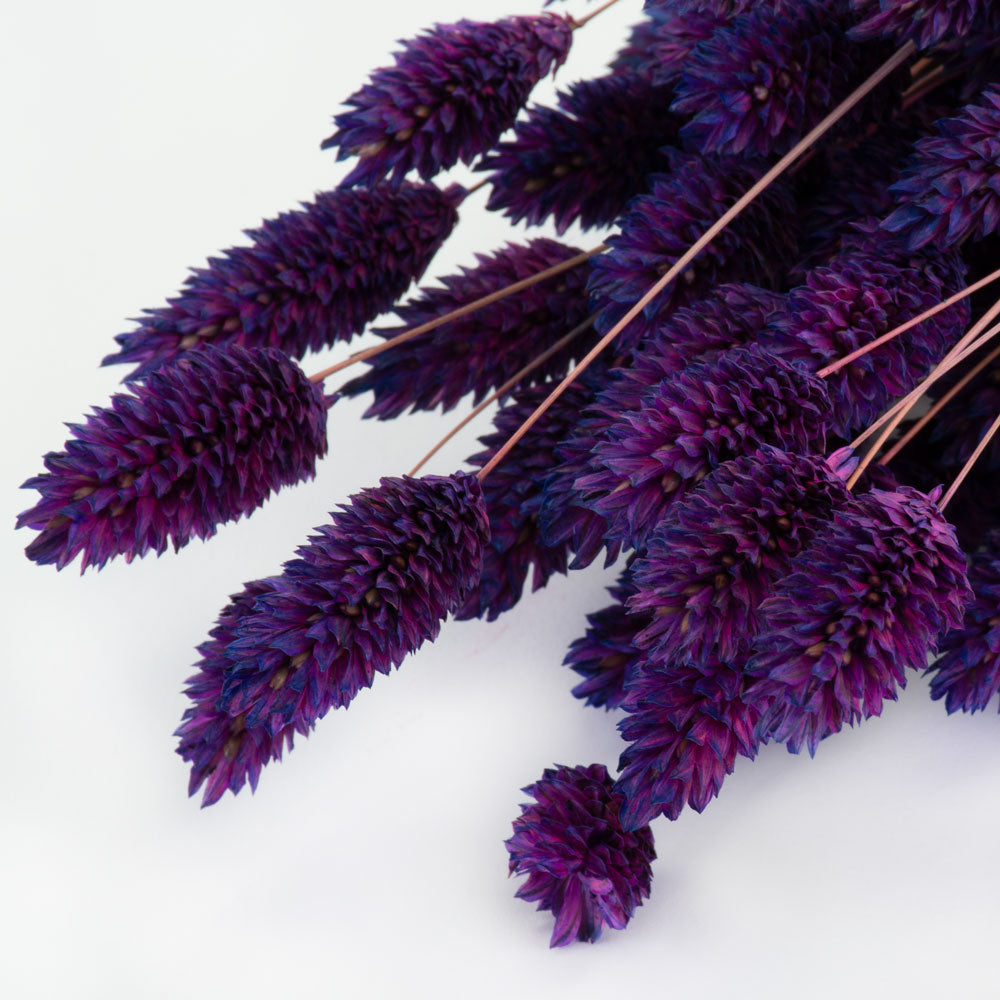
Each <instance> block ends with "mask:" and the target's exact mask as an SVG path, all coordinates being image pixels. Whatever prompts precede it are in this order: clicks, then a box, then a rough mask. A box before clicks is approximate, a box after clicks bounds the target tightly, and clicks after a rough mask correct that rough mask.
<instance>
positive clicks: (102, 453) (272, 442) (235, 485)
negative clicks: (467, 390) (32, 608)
mask: <svg viewBox="0 0 1000 1000" xmlns="http://www.w3.org/2000/svg"><path fill="white" fill-rule="evenodd" d="M69 427H70V430H71V431H72V432H73V437H72V438H71V439H70V440H69V441H68V442H67V443H66V446H65V450H64V451H60V452H50V453H49V454H48V455H46V456H45V467H46V468H47V469H48V472H45V473H43V474H42V475H40V476H35V477H34V478H32V479H29V480H28V481H27V482H26V483H25V484H24V487H25V488H26V489H35V490H38V492H39V493H40V494H41V499H40V500H39V501H38V503H37V504H35V506H34V507H32V508H31V509H30V510H26V511H25V512H24V513H23V514H21V516H20V517H19V518H18V522H17V525H18V527H30V528H34V529H35V530H37V531H39V532H40V534H39V535H38V537H37V538H36V539H35V540H34V541H33V542H32V543H31V544H30V545H29V546H28V547H27V550H26V551H27V555H28V558H29V559H33V560H34V561H35V562H38V563H55V564H56V566H57V567H58V568H59V569H62V568H63V567H64V566H66V565H68V564H69V563H71V562H72V561H73V559H74V558H75V557H76V555H77V554H78V553H82V554H83V561H82V568H83V569H86V568H87V566H98V567H100V566H103V565H104V564H105V563H106V562H107V561H108V560H109V559H111V558H113V557H114V556H121V555H123V556H125V558H126V560H128V561H131V560H132V559H133V558H134V557H135V556H141V555H143V554H144V553H145V552H147V551H149V550H150V549H153V550H154V551H155V552H157V553H161V552H163V551H164V550H165V549H166V548H167V544H168V543H170V542H172V543H173V546H174V549H175V550H176V549H179V548H181V546H182V545H184V544H186V543H187V542H189V541H190V540H191V539H192V538H210V537H211V536H212V535H214V534H215V531H216V528H217V526H218V525H220V524H224V523H225V522H226V521H234V520H238V519H239V518H240V517H242V516H244V515H245V514H249V513H251V512H252V511H253V510H255V509H256V508H257V507H259V506H260V505H261V504H262V503H263V502H264V501H265V500H266V499H267V498H268V497H269V496H270V495H271V493H272V492H273V491H275V490H278V489H280V488H281V487H282V486H288V485H291V484H292V483H297V482H300V481H302V480H304V479H310V478H312V476H313V474H314V472H315V468H316V460H317V458H320V457H322V456H323V455H324V454H326V402H325V400H324V398H323V391H322V388H321V387H320V386H318V385H314V384H313V383H312V382H310V381H309V379H307V378H306V377H305V375H304V374H303V373H302V371H301V369H300V368H299V367H298V365H296V364H295V362H294V361H292V360H291V359H289V358H287V357H286V356H285V355H284V354H282V353H281V352H280V351H274V350H265V349H252V350H245V349H244V348H242V347H237V346H235V345H232V346H229V347H226V348H211V349H208V350H204V351H199V352H198V353H197V354H193V355H191V357H189V358H185V359H183V360H182V361H179V362H177V364H175V365H170V366H168V367H167V368H164V369H163V370H162V371H158V372H153V374H152V375H150V376H149V378H148V379H147V380H146V381H145V382H138V383H135V384H134V385H133V386H132V387H131V391H130V392H127V393H118V394H116V395H115V396H113V397H112V399H111V405H110V406H108V407H100V408H95V409H94V412H93V413H92V414H90V415H89V416H88V417H87V420H86V422H85V423H83V424H70V425H69Z"/></svg>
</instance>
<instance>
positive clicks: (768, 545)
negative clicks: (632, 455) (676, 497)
mask: <svg viewBox="0 0 1000 1000" xmlns="http://www.w3.org/2000/svg"><path fill="white" fill-rule="evenodd" d="M849 498H850V494H849V493H848V492H847V488H846V487H845V485H844V482H843V480H842V479H840V478H839V477H837V476H836V475H834V473H833V472H831V471H830V469H829V468H828V466H827V465H826V462H825V461H824V460H823V459H822V458H820V457H818V456H815V455H790V454H788V453H787V452H783V451H781V450H779V449H777V448H771V447H764V448H760V449H758V450H757V451H754V452H751V453H750V454H748V455H744V456H741V457H739V458H736V459H733V460H732V461H730V462H725V463H724V464H722V465H720V466H719V468H717V469H716V470H715V471H714V472H713V473H712V474H711V475H710V476H709V477H708V478H707V479H706V480H705V481H704V482H703V483H702V484H701V486H699V487H698V489H696V490H695V491H694V492H693V493H691V494H690V495H689V496H687V497H685V498H684V499H683V500H681V501H679V502H678V503H676V504H674V505H673V507H671V508H670V509H669V510H668V511H667V514H666V517H665V518H664V519H663V521H661V522H660V525H659V527H658V528H657V529H656V531H655V532H654V533H653V535H652V536H651V538H650V541H649V548H648V549H647V551H646V552H645V553H644V554H643V555H642V556H641V557H640V558H639V559H637V560H636V563H635V566H634V576H633V579H634V584H635V594H634V596H633V597H632V598H631V600H630V601H629V605H628V606H629V610H630V611H631V612H633V613H635V614H644V615H646V616H647V619H648V622H649V624H648V625H647V626H646V627H645V628H644V629H643V630H642V631H641V632H639V634H638V635H637V636H636V640H635V641H636V645H637V646H638V647H639V648H640V649H642V650H643V651H644V653H645V654H646V657H647V659H648V661H650V662H654V663H657V664H671V663H681V662H684V661H687V660H691V661H694V662H695V663H697V664H710V663H712V662H714V661H715V660H718V659H719V658H721V659H723V660H726V661H728V662H732V663H738V662H741V661H742V659H744V658H745V656H746V654H747V653H748V652H749V649H750V644H751V643H752V642H753V640H754V637H755V636H756V635H757V632H758V631H759V628H760V618H759V613H758V609H759V607H760V604H761V602H762V601H763V600H764V599H765V598H766V597H767V596H768V594H769V593H770V592H771V590H772V589H773V587H774V585H775V584H776V583H777V582H778V580H780V579H781V578H782V577H783V576H784V575H785V574H786V573H787V572H788V571H789V569H790V567H791V563H792V559H793V558H794V557H795V556H796V555H797V554H798V553H799V552H800V551H801V550H802V549H803V548H804V547H805V545H807V544H808V543H809V542H810V541H811V540H812V537H813V535H814V533H815V532H816V531H821V530H822V529H823V526H824V523H825V522H826V521H827V520H828V519H829V518H830V516H831V514H832V512H833V511H835V510H837V509H838V508H840V507H841V506H843V505H844V504H846V503H847V502H848V500H849Z"/></svg>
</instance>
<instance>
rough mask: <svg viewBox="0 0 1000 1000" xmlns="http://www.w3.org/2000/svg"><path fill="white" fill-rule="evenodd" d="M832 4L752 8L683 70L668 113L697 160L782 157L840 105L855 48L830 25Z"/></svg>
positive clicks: (833, 0) (823, 0)
mask: <svg viewBox="0 0 1000 1000" xmlns="http://www.w3.org/2000/svg"><path fill="white" fill-rule="evenodd" d="M839 3H840V0H799V2H798V3H795V4H771V3H764V4H758V5H756V6H755V7H754V9H753V10H751V11H749V12H748V13H746V14H743V15H741V16H740V17H737V18H735V19H734V20H733V21H731V22H730V23H729V24H728V25H726V26H725V27H721V28H719V29H718V30H717V31H715V33H714V34H713V35H712V37H711V38H709V39H707V40H706V41H704V42H702V43H701V44H699V45H698V47H697V48H696V49H695V50H694V51H693V52H692V54H691V55H690V57H689V58H688V59H687V60H686V62H685V63H684V71H683V75H682V77H681V80H680V83H678V85H677V99H676V100H675V101H674V103H673V106H672V107H673V110H674V111H676V112H678V113H680V114H685V115H692V116H693V117H692V119H691V121H690V122H689V123H688V124H687V125H685V126H684V129H683V132H682V135H684V137H685V138H686V139H687V140H688V141H689V142H690V143H691V144H692V145H693V146H694V147H696V148H697V149H699V150H700V151H701V152H703V153H728V154H746V155H749V156H771V155H774V154H779V153H784V152H786V151H787V150H788V149H790V148H791V146H792V145H793V144H794V143H795V141H796V140H798V139H799V138H801V137H802V136H803V135H805V133H806V132H808V131H809V129H810V128H812V126H813V125H815V124H816V123H817V122H818V121H819V120H820V118H822V117H823V115H824V114H825V113H826V112H827V110H829V108H830V107H831V106H832V105H833V104H836V103H837V101H838V100H840V99H841V98H843V97H845V96H846V95H847V93H848V91H849V90H850V85H851V81H852V78H853V77H854V76H855V75H856V70H857V67H858V53H859V51H860V47H859V46H857V45H856V44H854V43H852V42H850V41H848V39H847V36H846V35H845V33H844V30H843V26H842V25H841V24H840V23H839V19H838V18H837V17H836V8H837V7H838V5H839Z"/></svg>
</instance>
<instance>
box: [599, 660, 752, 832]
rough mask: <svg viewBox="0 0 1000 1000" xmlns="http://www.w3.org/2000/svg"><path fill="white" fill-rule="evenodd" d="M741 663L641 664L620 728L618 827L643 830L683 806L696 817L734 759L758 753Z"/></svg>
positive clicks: (631, 679)
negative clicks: (622, 801) (623, 746)
mask: <svg viewBox="0 0 1000 1000" xmlns="http://www.w3.org/2000/svg"><path fill="white" fill-rule="evenodd" d="M753 684H754V682H753V680H752V679H750V678H748V677H747V676H746V675H745V674H744V672H743V669H742V664H739V663H737V664H730V663H726V662H723V661H722V660H719V659H715V660H709V661H708V662H707V663H705V664H703V665H702V666H700V667H696V666H694V665H693V664H685V663H683V662H681V661H677V662H674V663H662V664H653V663H649V662H642V661H640V664H639V666H638V667H637V668H636V669H635V670H634V671H633V673H632V674H631V675H630V677H629V681H628V687H627V690H626V695H625V702H624V705H623V708H624V709H625V711H626V713H627V714H626V716H625V718H624V719H622V721H621V722H620V723H619V726H618V728H619V729H620V730H621V733H622V738H623V739H624V740H625V742H626V743H628V744H629V746H628V747H626V749H625V750H624V751H623V752H622V756H621V760H619V762H618V770H619V777H618V781H617V782H616V783H615V790H616V791H618V792H620V793H621V794H622V795H624V796H625V805H624V808H623V809H622V817H621V819H622V825H623V826H624V827H625V829H626V830H634V829H636V828H641V827H642V826H644V825H645V824H646V823H649V822H650V821H651V820H653V819H655V818H656V817H657V816H660V815H663V816H667V817H669V818H670V819H677V817H678V816H679V815H680V813H681V810H683V808H684V806H685V805H690V806H691V808H692V809H694V810H696V811H697V812H701V811H702V810H703V809H704V808H705V806H707V805H708V803H709V802H711V800H712V799H713V798H714V797H715V796H716V795H718V794H719V789H720V788H721V787H722V782H723V781H724V780H725V777H726V775H727V774H732V772H733V768H734V766H735V764H736V758H737V757H739V756H743V757H749V758H750V759H751V760H752V759H753V758H754V757H755V756H756V754H757V747H758V744H759V739H758V737H757V735H756V734H755V730H756V727H757V725H758V722H759V718H760V708H759V705H758V704H757V703H756V702H754V701H753V700H752V699H750V698H749V691H750V689H751V688H752V687H753Z"/></svg>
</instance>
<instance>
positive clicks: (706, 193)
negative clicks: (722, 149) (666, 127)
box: [589, 150, 797, 350]
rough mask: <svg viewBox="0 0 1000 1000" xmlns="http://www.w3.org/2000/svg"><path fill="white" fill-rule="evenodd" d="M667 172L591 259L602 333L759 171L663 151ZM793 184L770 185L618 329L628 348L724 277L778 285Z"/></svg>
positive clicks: (790, 231) (788, 239)
mask: <svg viewBox="0 0 1000 1000" xmlns="http://www.w3.org/2000/svg"><path fill="white" fill-rule="evenodd" d="M666 155H667V156H668V159H669V162H670V168H671V172H670V173H669V174H667V175H663V176H654V177H652V178H650V188H649V193H648V194H645V195H641V196H639V197H637V198H634V199H633V200H632V201H631V202H630V203H629V206H628V209H627V210H626V212H625V213H624V214H623V215H622V216H621V218H620V220H619V226H620V230H621V231H620V232H619V233H618V234H616V235H615V236H613V237H611V238H610V239H609V240H608V243H609V245H610V247H611V249H610V250H609V251H608V252H607V253H603V254H601V255H600V256H599V257H596V258H595V259H594V261H593V263H592V265H591V279H590V285H589V288H590V291H591V292H592V294H593V297H594V304H595V306H596V307H598V308H600V309H601V310H602V311H601V313H600V315H599V316H598V318H597V321H596V323H595V326H596V328H597V330H598V332H599V333H602V334H603V333H607V332H608V331H609V330H610V329H611V328H612V326H613V325H614V324H615V323H617V322H618V320H619V319H621V317H622V316H624V315H625V313H626V312H627V311H628V309H629V308H630V307H631V306H632V305H633V303H635V302H636V301H637V300H638V299H639V297H640V296H641V295H643V294H644V293H645V292H646V291H647V290H648V289H649V288H650V287H652V285H653V284H654V282H655V281H656V280H657V279H658V278H659V277H660V276H661V275H662V274H664V273H665V272H666V271H667V269H668V268H669V267H670V266H671V265H672V264H673V263H674V262H675V261H676V260H678V259H679V258H680V256H681V254H683V253H684V252H685V251H686V250H687V249H688V247H689V246H691V244H692V243H693V242H694V241H695V240H696V239H697V238H698V237H699V236H700V235H701V234H702V233H703V232H704V231H705V230H706V229H707V228H708V226H709V225H710V224H711V223H712V222H713V221H714V220H715V219H717V218H718V217H719V216H720V215H721V214H722V213H723V212H724V211H725V210H726V209H727V208H729V206H730V205H732V204H733V203H734V202H735V201H736V200H737V198H739V197H740V196H741V195H742V194H743V193H744V192H745V191H746V190H747V188H749V187H750V186H751V185H752V184H753V183H754V181H756V180H757V177H758V171H757V169H756V168H755V167H752V166H748V165H747V164H746V163H745V162H744V161H742V160H737V159H734V158H724V159H723V158H714V157H709V158H705V157H701V156H699V155H697V154H684V153H679V152H677V151H675V150H668V151H667V154H666ZM795 219H796V213H795V207H794V201H793V199H792V195H791V190H790V188H788V187H787V186H786V185H784V184H782V183H780V182H779V183H777V184H774V185H772V186H771V187H769V188H768V189H767V191H766V192H765V193H764V194H763V195H761V197H760V198H759V199H757V201H755V202H754V203H753V204H752V205H751V206H750V207H749V208H748V209H747V210H746V211H745V212H743V214H742V215H740V216H739V218H738V219H736V221H735V222H733V223H732V225H730V226H729V227H728V228H727V229H726V230H725V231H724V232H722V233H721V234H720V235H719V236H718V238H717V239H716V240H715V241H714V242H713V243H712V244H711V246H709V247H708V249H707V250H706V251H705V252H704V253H703V254H702V255H701V256H700V257H699V258H698V260H697V262H696V263H694V264H693V265H692V266H691V268H689V269H688V270H687V271H686V272H685V273H684V275H683V276H682V277H681V278H680V279H679V280H678V281H675V282H672V283H671V284H670V285H669V286H668V287H667V288H666V289H664V291H663V292H662V294H660V295H658V296H656V298H655V299H653V301H652V302H650V304H649V306H648V307H647V308H646V309H645V310H644V311H643V313H642V314H641V315H640V316H637V317H636V318H635V319H634V320H633V321H632V322H631V323H629V325H628V326H627V327H626V328H625V329H624V330H623V331H622V332H621V334H620V336H619V338H618V340H617V341H616V344H617V345H618V349H619V350H628V349H630V348H632V347H634V346H635V345H636V344H637V343H638V342H639V341H641V340H643V339H644V338H645V337H647V336H648V335H649V334H650V333H651V332H652V331H654V330H655V329H656V328H657V327H658V326H659V324H660V323H662V322H663V321H664V320H665V319H667V318H668V317H669V316H670V314H671V313H672V312H673V311H674V310H675V309H677V308H679V307H680V306H684V305H690V304H691V303H693V302H695V301H697V300H698V299H700V298H703V297H704V296H705V295H706V294H708V293H709V292H710V291H711V290H712V289H713V288H715V287H716V286H717V285H719V284H721V283H723V282H726V281H749V282H752V283H753V284H757V285H762V286H765V287H772V288H773V287H776V286H777V285H779V284H780V281H781V275H782V273H783V271H784V269H785V267H786V266H787V265H788V264H789V262H790V261H791V260H792V258H793V256H794V252H795V249H796V246H797V234H796V231H795V221H794V220H795Z"/></svg>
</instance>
